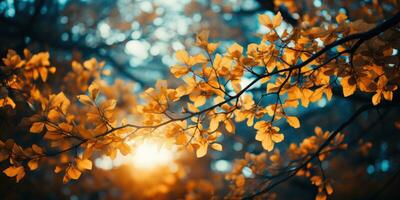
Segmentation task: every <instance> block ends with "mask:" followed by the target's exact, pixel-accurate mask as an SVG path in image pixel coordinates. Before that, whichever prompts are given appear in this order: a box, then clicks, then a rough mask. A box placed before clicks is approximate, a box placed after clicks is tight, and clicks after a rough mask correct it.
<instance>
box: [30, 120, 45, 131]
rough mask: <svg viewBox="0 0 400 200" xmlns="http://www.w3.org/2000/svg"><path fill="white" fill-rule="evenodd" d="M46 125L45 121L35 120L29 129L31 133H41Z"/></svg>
mask: <svg viewBox="0 0 400 200" xmlns="http://www.w3.org/2000/svg"><path fill="white" fill-rule="evenodd" d="M43 127H44V123H43V122H35V123H33V124H32V126H31V128H30V129H29V131H30V132H31V133H40V132H42V130H43Z"/></svg>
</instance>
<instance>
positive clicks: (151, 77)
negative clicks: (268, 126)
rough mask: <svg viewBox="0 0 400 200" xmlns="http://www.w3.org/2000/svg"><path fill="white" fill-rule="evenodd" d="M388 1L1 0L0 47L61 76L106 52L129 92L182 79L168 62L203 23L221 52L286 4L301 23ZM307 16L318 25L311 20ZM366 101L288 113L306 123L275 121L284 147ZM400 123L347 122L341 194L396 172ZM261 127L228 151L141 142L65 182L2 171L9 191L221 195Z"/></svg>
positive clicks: (361, 193)
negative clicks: (44, 58)
mask: <svg viewBox="0 0 400 200" xmlns="http://www.w3.org/2000/svg"><path fill="white" fill-rule="evenodd" d="M379 3H380V5H379V9H376V1H372V0H356V1H354V0H349V1H337V0H326V1H322V0H300V1H290V0H275V1H273V0H153V1H150V0H0V55H1V56H2V57H4V56H5V55H6V53H7V50H8V49H15V50H16V51H18V52H22V50H23V49H24V48H28V49H30V50H31V51H32V52H38V51H49V52H50V55H51V63H52V65H54V66H57V70H58V71H57V74H56V77H57V76H58V77H63V75H64V74H65V73H66V72H68V71H70V70H71V60H77V61H83V60H86V59H89V58H92V57H94V58H96V59H98V60H102V61H105V63H106V65H105V68H106V69H110V70H111V71H112V72H113V73H112V75H111V76H109V77H107V80H108V81H109V82H114V81H115V80H116V79H122V80H124V81H126V82H133V83H134V87H133V88H132V92H140V91H143V89H145V88H147V87H150V86H153V85H154V83H155V82H156V81H157V80H159V79H170V81H171V82H172V83H173V84H179V82H176V81H175V80H172V78H171V76H170V75H169V66H171V65H173V64H174V63H176V60H175V58H174V52H175V51H177V50H180V49H186V50H188V51H189V52H192V53H194V52H196V51H198V49H196V48H193V47H194V45H193V44H194V42H195V35H196V33H199V32H200V31H201V30H209V31H210V38H211V40H212V41H218V42H220V49H219V50H218V51H220V52H223V51H224V48H225V47H228V46H230V45H231V44H232V43H234V42H237V43H239V44H241V45H243V46H246V45H247V44H250V43H252V42H259V38H258V37H257V34H259V33H262V32H265V28H263V27H260V26H259V24H258V21H257V18H258V14H268V15H271V16H272V15H274V13H276V12H278V11H280V12H281V13H282V16H283V18H284V21H285V23H284V25H283V27H282V28H287V29H292V28H293V27H296V26H300V25H301V26H307V25H310V26H315V25H324V24H325V23H329V22H330V21H332V19H333V18H334V17H335V16H336V15H337V14H338V13H339V12H345V13H346V14H347V15H348V16H349V19H350V20H356V19H364V20H365V21H367V22H370V23H373V22H374V21H371V19H372V18H371V17H370V16H371V15H374V14H375V12H378V13H380V15H381V19H384V18H387V17H389V16H390V15H391V14H392V13H393V12H394V11H396V10H398V9H399V7H398V5H399V2H398V1H396V0H390V1H379ZM371 9H372V11H371ZM305 19H307V20H308V21H309V22H308V23H309V24H302V23H303V21H304V20H305ZM374 20H375V18H374ZM55 79H56V78H55ZM248 80H251V79H248ZM174 81H175V82H174ZM244 81H246V79H245V80H244ZM262 91H264V90H260V91H259V90H257V88H255V89H254V91H252V93H253V95H260V92H262ZM269 101H270V102H272V101H273V99H266V100H265V103H268V102H269ZM365 102H370V97H369V96H364V95H354V96H352V97H351V98H346V99H343V98H341V91H340V89H338V90H337V91H336V92H335V94H334V97H333V100H332V101H330V102H328V101H327V100H326V99H322V100H320V101H318V102H317V103H315V104H313V105H311V106H310V107H309V108H307V109H306V110H305V109H296V110H289V112H290V113H293V114H296V115H298V116H299V117H300V119H301V121H302V127H301V128H300V129H296V130H294V129H292V128H289V127H287V126H286V125H285V124H283V123H282V124H278V125H279V126H280V127H282V129H283V130H282V131H283V132H284V133H285V134H286V139H285V142H284V144H283V143H282V144H280V145H278V147H277V148H279V149H282V150H283V149H285V148H287V147H288V146H289V144H290V142H299V141H301V140H300V139H302V138H305V137H307V136H310V135H313V134H314V132H313V130H314V127H315V126H316V125H318V126H321V127H322V128H323V130H334V129H336V128H337V127H338V126H339V125H340V124H341V123H342V122H343V121H345V120H346V119H347V118H348V117H349V116H350V115H351V113H353V112H354V111H355V110H356V108H357V106H359V105H362V104H364V103H365ZM399 120H400V115H399V110H398V109H391V110H379V111H372V112H368V113H365V114H363V115H361V117H359V118H358V119H357V120H356V122H355V123H353V125H352V126H350V127H349V128H347V129H346V132H349V133H351V135H349V137H348V139H347V140H348V142H349V144H355V145H354V146H350V147H349V151H344V152H338V153H337V154H335V156H336V158H335V160H334V161H332V162H333V163H334V164H333V166H334V167H333V168H330V170H328V171H327V173H328V174H329V175H330V176H334V177H335V179H334V180H335V182H334V183H333V186H334V188H335V193H334V195H333V196H332V199H366V198H369V197H370V196H373V195H374V194H375V193H376V192H379V191H380V188H381V186H382V185H384V183H385V182H386V180H387V179H388V178H390V177H391V175H392V174H394V173H396V171H397V169H398V168H399V167H400V163H399V159H400V158H399V157H398V155H399V154H398V153H399V152H400V143H399V142H398V141H399V137H400V133H399V128H400V122H399ZM396 124H397V127H396ZM360 134H367V135H366V136H365V137H364V142H368V141H373V145H372V147H370V148H368V149H369V153H368V154H367V153H365V154H363V153H362V148H361V147H362V145H357V144H358V143H359V142H360V141H359V140H358V137H359V136H360ZM254 135H255V131H254V130H253V129H249V128H248V127H247V126H246V125H245V124H240V125H239V126H238V129H237V131H236V134H235V135H232V136H230V137H225V138H223V143H224V144H225V149H224V151H222V152H215V151H212V152H210V154H209V156H207V157H205V158H201V159H196V158H195V156H194V155H193V154H184V153H177V151H173V150H161V153H160V152H159V149H157V147H154V146H152V145H151V144H149V145H147V146H145V147H143V149H142V150H141V151H142V152H144V153H143V154H144V155H146V156H144V158H143V157H138V155H139V154H138V155H133V156H131V157H122V156H120V157H118V158H117V159H116V160H114V161H111V160H109V159H107V158H105V157H99V158H97V159H96V161H95V169H94V170H93V171H91V172H89V173H85V174H84V175H83V177H82V178H81V179H80V180H78V181H73V182H70V183H68V184H62V181H61V180H62V176H61V175H55V174H53V173H52V171H53V169H46V168H42V169H41V170H39V171H36V172H33V173H31V174H30V176H28V177H26V178H25V179H24V180H23V181H22V183H19V184H15V183H14V181H13V180H11V179H9V178H7V177H6V176H4V175H1V176H0V199H71V200H78V199H185V198H186V199H209V198H211V196H213V195H220V196H223V195H224V194H225V193H226V192H227V191H228V189H229V186H228V185H229V182H228V181H226V180H225V179H224V173H226V172H229V171H230V170H231V169H232V163H233V160H234V159H237V158H242V157H243V155H244V153H245V152H251V153H255V154H258V153H260V152H262V151H263V150H262V148H261V145H260V144H259V142H257V141H255V140H254ZM0 137H1V135H0ZM164 151H165V152H164ZM149 163H150V164H149ZM149 166H157V168H152V167H149ZM1 167H2V168H1V169H3V166H1ZM243 174H244V175H245V176H246V177H248V178H254V175H253V174H252V171H251V169H250V168H244V169H243ZM399 184H400V181H399V180H394V182H393V184H391V186H390V187H389V188H388V189H387V190H385V193H384V194H383V195H382V196H380V197H382V198H387V199H396V197H399V195H400V193H399V191H396V185H399ZM288 191H291V192H288ZM277 193H278V194H279V197H280V198H278V199H312V198H314V196H315V194H316V193H317V191H316V188H315V187H314V186H312V184H311V183H309V182H307V181H306V180H303V179H301V178H296V179H294V180H293V181H290V183H288V184H285V185H283V186H282V187H280V188H279V189H278V190H277Z"/></svg>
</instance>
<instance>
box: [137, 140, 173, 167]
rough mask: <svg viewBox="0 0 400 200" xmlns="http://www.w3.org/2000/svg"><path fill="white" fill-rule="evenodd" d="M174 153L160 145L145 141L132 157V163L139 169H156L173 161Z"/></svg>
mask: <svg viewBox="0 0 400 200" xmlns="http://www.w3.org/2000/svg"><path fill="white" fill-rule="evenodd" d="M173 158H174V157H173V151H172V150H169V149H167V148H164V147H160V145H159V144H157V143H154V142H151V141H145V142H143V143H142V144H140V145H139V146H138V147H137V148H136V150H135V152H134V154H133V157H132V162H133V165H135V167H138V168H147V169H148V168H154V167H158V166H160V165H167V164H168V163H170V162H172V161H173Z"/></svg>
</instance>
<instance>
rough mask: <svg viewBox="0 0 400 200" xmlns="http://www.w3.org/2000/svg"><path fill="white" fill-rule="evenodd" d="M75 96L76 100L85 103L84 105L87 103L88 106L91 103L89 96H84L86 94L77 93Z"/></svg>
mask: <svg viewBox="0 0 400 200" xmlns="http://www.w3.org/2000/svg"><path fill="white" fill-rule="evenodd" d="M77 98H78V100H79V101H80V102H81V103H83V104H85V105H88V106H90V105H93V102H92V100H91V99H90V98H89V96H86V95H78V96H77Z"/></svg>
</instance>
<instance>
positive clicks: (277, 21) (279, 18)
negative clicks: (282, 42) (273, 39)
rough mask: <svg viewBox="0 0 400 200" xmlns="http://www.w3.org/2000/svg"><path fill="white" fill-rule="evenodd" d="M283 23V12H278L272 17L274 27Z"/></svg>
mask: <svg viewBox="0 0 400 200" xmlns="http://www.w3.org/2000/svg"><path fill="white" fill-rule="evenodd" d="M281 23H282V15H281V12H278V13H277V14H276V15H275V16H274V18H273V19H272V25H273V27H274V28H276V27H278V26H279V25H281Z"/></svg>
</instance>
